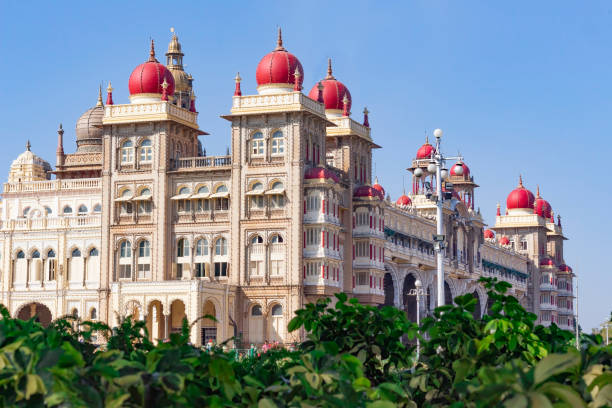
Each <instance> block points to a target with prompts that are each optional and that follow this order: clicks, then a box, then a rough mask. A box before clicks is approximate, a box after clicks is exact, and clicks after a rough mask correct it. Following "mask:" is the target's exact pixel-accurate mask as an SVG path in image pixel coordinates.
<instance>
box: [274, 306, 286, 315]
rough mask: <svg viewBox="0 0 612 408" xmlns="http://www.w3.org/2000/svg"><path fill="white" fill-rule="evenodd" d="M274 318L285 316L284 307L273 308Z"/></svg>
mask: <svg viewBox="0 0 612 408" xmlns="http://www.w3.org/2000/svg"><path fill="white" fill-rule="evenodd" d="M271 314H272V316H282V315H283V307H282V306H281V305H274V306H273V307H272V313H271Z"/></svg>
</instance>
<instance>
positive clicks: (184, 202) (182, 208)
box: [176, 187, 191, 212]
mask: <svg viewBox="0 0 612 408" xmlns="http://www.w3.org/2000/svg"><path fill="white" fill-rule="evenodd" d="M190 193H191V191H190V190H189V188H187V187H182V188H181V189H180V190H179V192H178V196H176V199H178V211H179V212H189V211H191V200H190V199H189V195H190Z"/></svg>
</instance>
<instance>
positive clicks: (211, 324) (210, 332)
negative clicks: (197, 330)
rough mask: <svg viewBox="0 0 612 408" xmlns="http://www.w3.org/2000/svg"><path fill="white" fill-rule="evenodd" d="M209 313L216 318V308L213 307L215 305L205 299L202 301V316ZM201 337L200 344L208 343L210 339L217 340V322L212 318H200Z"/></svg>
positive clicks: (214, 341)
mask: <svg viewBox="0 0 612 408" xmlns="http://www.w3.org/2000/svg"><path fill="white" fill-rule="evenodd" d="M206 315H210V316H213V317H214V318H215V319H217V310H216V309H215V305H214V303H213V302H211V301H210V300H207V301H206V303H204V308H203V309H202V316H206ZM200 336H201V338H202V345H206V344H208V342H209V341H210V340H212V341H213V343H216V342H217V322H215V321H214V320H212V319H208V318H207V319H202V332H201V334H200Z"/></svg>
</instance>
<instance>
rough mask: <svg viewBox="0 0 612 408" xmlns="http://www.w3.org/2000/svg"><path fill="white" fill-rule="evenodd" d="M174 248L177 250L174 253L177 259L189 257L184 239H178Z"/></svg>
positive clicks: (187, 246)
mask: <svg viewBox="0 0 612 408" xmlns="http://www.w3.org/2000/svg"><path fill="white" fill-rule="evenodd" d="M176 248H177V253H176V256H177V257H179V258H181V257H183V256H189V245H188V243H187V240H186V239H185V238H181V239H179V241H178V243H177V245H176Z"/></svg>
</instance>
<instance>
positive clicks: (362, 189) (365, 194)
mask: <svg viewBox="0 0 612 408" xmlns="http://www.w3.org/2000/svg"><path fill="white" fill-rule="evenodd" d="M353 197H355V198H369V199H379V200H381V201H382V200H384V199H385V196H383V195H382V193H381V192H380V191H379V190H377V189H375V188H374V187H371V186H359V187H357V188H356V189H355V192H354V193H353Z"/></svg>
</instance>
